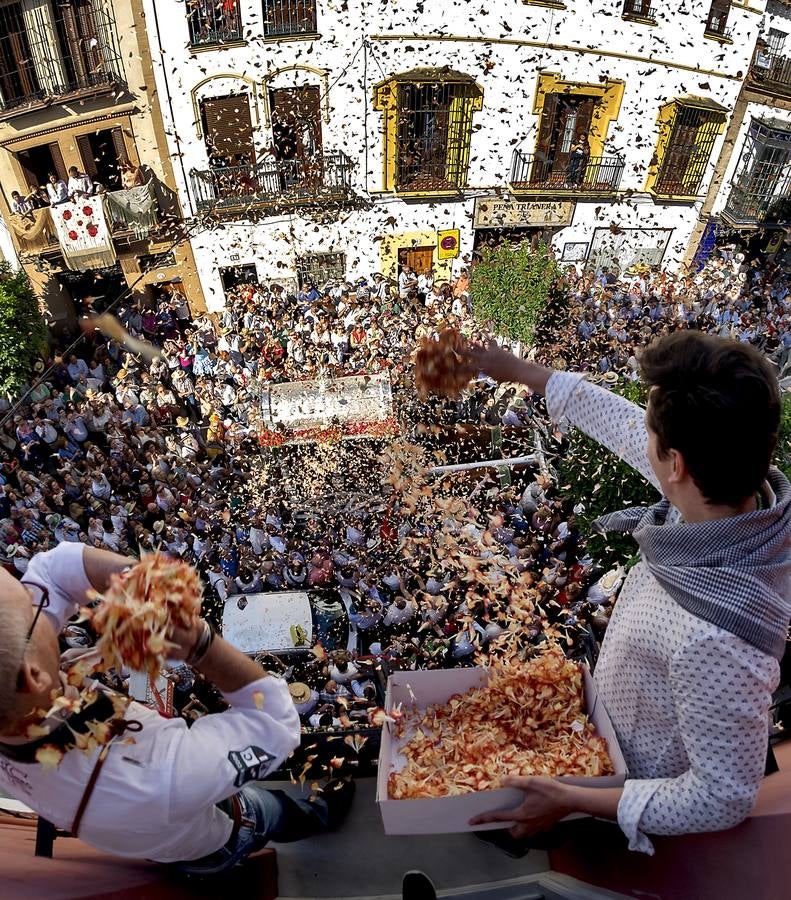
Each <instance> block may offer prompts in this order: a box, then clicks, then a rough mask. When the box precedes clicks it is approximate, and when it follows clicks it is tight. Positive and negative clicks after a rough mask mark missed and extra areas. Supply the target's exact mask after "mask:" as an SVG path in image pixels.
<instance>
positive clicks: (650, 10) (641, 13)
mask: <svg viewBox="0 0 791 900" xmlns="http://www.w3.org/2000/svg"><path fill="white" fill-rule="evenodd" d="M622 15H623V17H624V18H625V19H638V20H639V21H641V22H653V23H656V10H655V9H654V7H653V6H651V3H650V2H649V0H625V2H624V5H623V13H622Z"/></svg>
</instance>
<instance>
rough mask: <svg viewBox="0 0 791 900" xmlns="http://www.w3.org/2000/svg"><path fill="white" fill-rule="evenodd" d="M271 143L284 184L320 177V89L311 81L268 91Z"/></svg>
mask: <svg viewBox="0 0 791 900" xmlns="http://www.w3.org/2000/svg"><path fill="white" fill-rule="evenodd" d="M269 109H270V111H271V116H272V146H273V150H274V155H275V159H276V160H277V162H278V164H279V165H278V169H279V170H280V173H281V177H282V178H283V179H284V181H285V183H286V185H288V186H291V185H297V184H303V183H307V185H313V184H315V183H316V182H317V181H318V180H320V178H321V92H320V91H319V88H317V87H313V86H311V85H306V86H304V87H298V88H277V89H275V90H271V91H270V92H269Z"/></svg>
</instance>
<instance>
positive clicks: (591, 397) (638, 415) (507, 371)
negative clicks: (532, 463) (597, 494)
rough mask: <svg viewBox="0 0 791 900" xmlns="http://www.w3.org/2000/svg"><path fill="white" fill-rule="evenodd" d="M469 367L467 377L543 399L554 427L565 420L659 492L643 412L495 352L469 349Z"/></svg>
mask: <svg viewBox="0 0 791 900" xmlns="http://www.w3.org/2000/svg"><path fill="white" fill-rule="evenodd" d="M468 364H469V368H470V370H471V371H475V372H478V371H480V372H485V373H486V374H487V375H489V376H490V377H491V378H494V379H495V381H500V382H503V381H514V382H518V383H519V384H524V385H527V387H529V388H530V389H531V390H532V391H534V392H535V393H537V394H542V395H544V396H545V397H546V401H547V410H548V412H549V414H550V416H551V417H552V419H553V420H554V421H556V422H557V421H559V420H560V419H561V418H566V419H568V420H569V422H571V424H572V425H575V426H576V427H577V428H579V429H580V431H584V432H585V434H587V435H588V437H591V438H593V440H594V441H596V442H597V443H599V444H601V445H602V446H603V447H606V448H607V449H608V450H611V451H612V452H613V453H615V455H616V456H619V457H620V458H621V459H622V460H623V461H624V462H625V463H627V464H628V465H630V466H631V467H632V468H633V469H636V470H637V471H638V472H639V473H640V474H641V475H642V476H643V478H645V479H646V481H648V482H649V483H650V484H652V485H653V486H654V487H655V488H656V489H657V490H660V487H659V482H658V481H657V478H656V475H655V474H654V470H653V469H652V468H651V463H650V462H649V461H648V456H647V454H646V447H647V444H648V435H647V432H646V429H645V410H644V409H643V408H642V407H640V406H638V405H637V404H635V403H631V402H630V401H629V400H627V399H626V398H625V397H621V396H619V395H618V394H615V393H613V392H612V391H608V390H605V389H604V388H601V387H598V385H595V384H590V382H588V381H586V380H585V378H584V377H583V376H582V375H578V374H573V373H571V372H560V371H558V370H556V369H547V368H546V367H544V366H539V365H537V364H536V363H532V362H528V361H527V360H525V359H519V358H518V357H516V356H514V355H513V354H512V353H509V352H508V351H507V350H503V349H501V348H500V347H497V346H489V347H473V348H472V349H471V351H470V353H469V362H468Z"/></svg>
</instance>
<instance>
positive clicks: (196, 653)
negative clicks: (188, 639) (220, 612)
mask: <svg viewBox="0 0 791 900" xmlns="http://www.w3.org/2000/svg"><path fill="white" fill-rule="evenodd" d="M202 622H203V632H202V633H201V636H200V637H199V638H198V640H197V641H196V642H195V646H194V647H193V648H192V653H190V655H189V656H188V657H187V658H186V660H185V662H186V663H187V665H188V666H196V665H198V663H200V661H201V660H202V659H203V657H204V656H206V654H207V653H208V652H209V647H211V645H212V643H213V642H214V632H213V631H212V629H211V626H210V625H209V623H208V622H207V621H206V620H205V619H203V620H202Z"/></svg>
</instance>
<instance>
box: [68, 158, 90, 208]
mask: <svg viewBox="0 0 791 900" xmlns="http://www.w3.org/2000/svg"><path fill="white" fill-rule="evenodd" d="M67 187H68V192H69V199H70V200H72V201H75V200H80V199H81V198H82V197H90V196H92V195H93V181H92V180H91V176H90V175H87V174H86V173H85V172H80V170H79V169H78V168H77V166H71V167H70V168H69V183H68V186H67Z"/></svg>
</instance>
